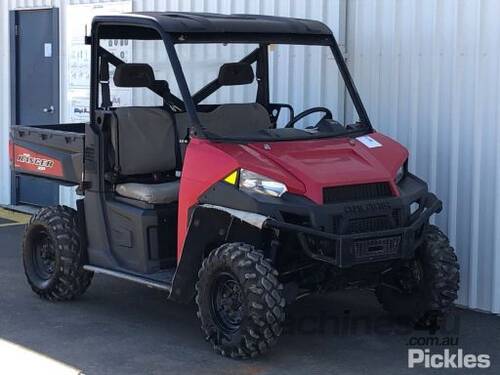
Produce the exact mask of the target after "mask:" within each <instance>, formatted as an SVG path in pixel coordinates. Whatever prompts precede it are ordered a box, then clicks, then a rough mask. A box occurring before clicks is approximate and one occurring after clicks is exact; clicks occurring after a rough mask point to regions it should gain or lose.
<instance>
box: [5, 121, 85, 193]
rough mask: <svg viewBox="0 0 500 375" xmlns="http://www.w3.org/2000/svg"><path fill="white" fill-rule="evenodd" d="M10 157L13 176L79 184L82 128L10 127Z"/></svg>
mask: <svg viewBox="0 0 500 375" xmlns="http://www.w3.org/2000/svg"><path fill="white" fill-rule="evenodd" d="M10 136H11V145H10V156H11V162H12V167H13V169H14V170H15V171H16V172H17V173H23V174H29V175H35V176H41V177H46V178H50V179H54V180H58V181H60V182H62V183H64V184H70V185H78V184H80V183H81V182H82V177H83V176H82V173H83V153H84V149H85V124H84V123H74V124H57V125H40V126H12V127H11V130H10Z"/></svg>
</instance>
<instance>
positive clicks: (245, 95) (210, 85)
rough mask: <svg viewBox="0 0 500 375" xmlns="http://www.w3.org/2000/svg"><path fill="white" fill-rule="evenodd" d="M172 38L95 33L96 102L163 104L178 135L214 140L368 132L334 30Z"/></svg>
mask: <svg viewBox="0 0 500 375" xmlns="http://www.w3.org/2000/svg"><path fill="white" fill-rule="evenodd" d="M176 39H177V40H178V41H179V40H182V42H179V43H177V44H169V42H165V41H164V40H161V39H148V40H142V39H134V40H121V39H100V41H99V47H98V57H99V66H98V76H99V79H100V81H99V86H100V89H101V95H99V93H97V94H96V95H95V96H94V98H95V102H96V103H95V104H94V105H95V106H96V107H99V108H116V107H120V106H126V107H136V106H146V107H151V106H162V107H164V108H165V109H169V111H170V112H172V113H173V115H174V117H175V120H176V123H177V127H178V128H180V134H182V137H188V136H189V135H193V134H196V135H197V136H200V137H206V138H210V139H214V140H222V141H236V142H240V141H242V142H244V141H273V140H276V141H280V140H295V139H311V138H325V137H342V136H349V135H352V136H354V135H355V136H357V135H358V134H363V133H368V132H371V131H372V128H371V125H370V122H369V119H368V116H367V115H366V111H365V110H364V108H363V104H362V103H361V100H360V98H359V95H358V94H357V92H356V89H355V87H354V84H353V83H352V81H351V79H350V75H349V72H348V71H347V67H346V65H345V63H344V61H343V57H342V55H341V53H340V50H339V49H338V46H337V45H336V44H335V42H334V40H333V38H331V39H325V38H320V39H314V38H313V39H311V43H310V44H292V43H291V42H292V40H291V37H287V38H284V39H286V40H284V41H283V37H282V38H281V39H280V40H279V41H277V40H274V39H272V38H270V39H266V38H265V37H261V38H260V40H259V41H258V42H257V43H237V42H228V43H215V42H206V41H198V43H195V42H187V41H186V36H185V35H179V36H177V37H176ZM299 39H300V38H299ZM271 41H273V42H276V41H277V43H271ZM280 43H283V44H280ZM328 43H331V44H328ZM169 46H171V47H172V49H171V50H170V52H167V50H168V48H170V47H169ZM165 47H167V49H165ZM176 58H177V59H178V61H177V59H176ZM117 67H120V69H119V73H120V74H119V76H118V77H117V76H116V68H117ZM104 68H106V69H104ZM138 69H139V70H141V75H138V74H139V73H138ZM139 78H141V80H139V81H138V79H139ZM184 80H185V81H186V82H184ZM117 83H118V84H117ZM98 102H100V103H101V104H100V106H99V104H98Z"/></svg>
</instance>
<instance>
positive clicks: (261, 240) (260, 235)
mask: <svg viewBox="0 0 500 375" xmlns="http://www.w3.org/2000/svg"><path fill="white" fill-rule="evenodd" d="M190 216H191V220H190V222H189V226H188V230H187V235H186V240H185V242H184V249H183V251H182V256H181V258H180V259H179V260H178V264H177V270H176V273H175V276H174V280H173V283H172V291H171V293H170V297H169V298H170V299H172V300H175V301H178V302H186V303H187V302H189V301H191V300H192V298H193V297H194V294H195V284H196V280H197V278H198V270H199V269H200V267H201V264H202V262H203V259H205V258H206V257H207V256H208V254H209V253H210V251H212V250H213V249H216V248H217V247H219V246H220V245H222V244H224V243H227V242H244V243H247V244H249V245H252V246H254V247H256V248H258V249H261V250H264V251H266V250H267V248H268V239H269V231H268V230H264V229H263V228H262V224H263V222H264V221H265V220H266V219H267V217H266V216H263V215H259V214H255V213H251V212H246V211H241V210H235V209H231V208H227V207H222V206H215V205H210V204H203V205H197V206H195V207H194V208H193V209H192V212H191V215H190Z"/></svg>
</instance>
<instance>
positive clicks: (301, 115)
mask: <svg viewBox="0 0 500 375" xmlns="http://www.w3.org/2000/svg"><path fill="white" fill-rule="evenodd" d="M316 112H324V113H325V115H324V116H323V117H322V118H321V120H324V119H331V118H333V116H332V112H331V111H330V110H329V109H328V108H325V107H312V108H309V109H306V110H305V111H302V112H300V113H299V114H298V115H297V116H295V117H294V118H293V119H291V120H290V121H289V122H288V124H286V125H285V128H293V126H294V125H295V123H297V121H299V120H302V119H303V118H304V117H306V116H309V115H310V114H313V113H316ZM321 120H320V121H321Z"/></svg>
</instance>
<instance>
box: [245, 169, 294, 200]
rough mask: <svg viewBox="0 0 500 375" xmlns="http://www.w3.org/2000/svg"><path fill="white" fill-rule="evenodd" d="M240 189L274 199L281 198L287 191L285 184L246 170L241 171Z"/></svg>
mask: <svg viewBox="0 0 500 375" xmlns="http://www.w3.org/2000/svg"><path fill="white" fill-rule="evenodd" d="M239 187H240V190H242V191H246V192H248V193H259V194H265V195H270V196H272V197H281V196H282V195H283V194H285V193H286V191H287V189H286V185H285V184H283V183H281V182H278V181H274V180H272V179H270V178H269V177H265V176H262V175H260V174H258V173H254V172H250V171H247V170H246V169H241V170H240V183H239Z"/></svg>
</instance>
